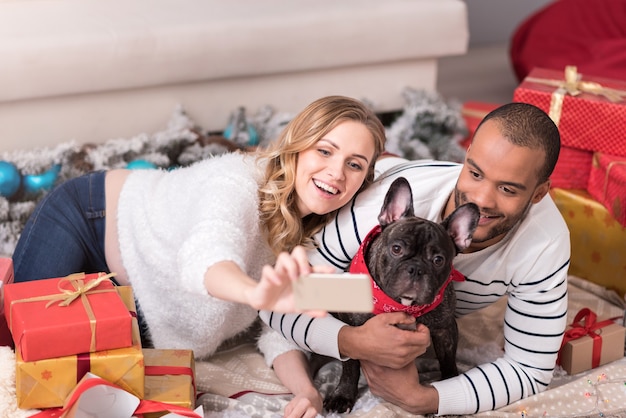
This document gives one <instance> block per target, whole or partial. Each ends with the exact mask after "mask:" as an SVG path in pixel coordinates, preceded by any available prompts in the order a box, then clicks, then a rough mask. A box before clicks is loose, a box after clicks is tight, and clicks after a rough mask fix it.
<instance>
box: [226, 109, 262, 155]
mask: <svg viewBox="0 0 626 418" xmlns="http://www.w3.org/2000/svg"><path fill="white" fill-rule="evenodd" d="M222 135H224V138H226V139H229V140H231V141H233V142H235V143H236V144H239V145H241V146H254V145H258V144H259V134H258V133H257V131H256V129H254V126H252V125H251V124H249V123H248V122H247V120H246V109H245V108H243V107H240V108H238V109H237V111H236V112H233V114H231V116H230V120H229V121H228V125H227V126H226V129H225V130H224V133H223V134H222Z"/></svg>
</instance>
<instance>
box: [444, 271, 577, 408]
mask: <svg viewBox="0 0 626 418" xmlns="http://www.w3.org/2000/svg"><path fill="white" fill-rule="evenodd" d="M568 265H569V263H566V264H564V265H563V266H561V267H560V268H559V269H558V270H557V271H556V272H554V273H553V274H551V275H550V276H549V277H546V278H544V279H542V280H538V281H537V282H533V283H523V284H519V285H517V287H516V288H515V289H514V290H513V291H511V292H510V293H509V297H508V301H507V307H506V311H505V316H504V351H505V354H504V356H503V357H501V358H499V359H497V360H496V361H493V362H491V363H486V364H482V365H479V366H477V367H475V368H473V369H471V370H469V371H467V372H466V373H463V374H462V375H460V376H457V377H455V378H452V379H448V380H444V381H440V382H434V383H433V386H434V387H435V388H436V389H437V391H438V392H439V412H438V413H439V414H440V415H446V414H467V413H478V412H481V411H488V410H493V409H497V408H500V407H502V406H505V405H508V404H510V403H511V402H515V401H517V400H519V399H522V398H525V397H527V396H530V395H534V394H536V393H539V392H542V391H544V390H545V389H546V388H547V387H548V384H549V383H550V381H551V380H552V373H553V371H554V367H555V362H556V357H557V355H558V351H559V348H560V346H561V340H562V337H563V332H564V330H565V327H566V322H567V267H568ZM488 294H489V292H485V296H484V298H489V295H488ZM461 297H464V298H465V299H466V302H465V303H467V302H468V301H472V302H474V303H476V304H478V305H481V304H482V301H481V299H482V298H483V297H481V296H479V295H477V294H476V295H473V297H472V296H470V295H468V294H467V293H466V294H464V295H462V296H461Z"/></svg>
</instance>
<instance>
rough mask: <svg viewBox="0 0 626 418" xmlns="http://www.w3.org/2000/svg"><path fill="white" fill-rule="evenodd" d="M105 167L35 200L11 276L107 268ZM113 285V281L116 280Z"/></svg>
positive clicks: (144, 336) (146, 342)
mask: <svg viewBox="0 0 626 418" xmlns="http://www.w3.org/2000/svg"><path fill="white" fill-rule="evenodd" d="M104 179H105V172H104V171H97V172H92V173H88V174H84V175H82V176H80V177H75V178H72V179H70V180H67V181H66V182H64V183H61V184H60V185H59V186H57V187H56V188H55V189H53V190H52V191H51V192H50V193H48V194H47V195H46V196H44V198H43V199H42V200H41V201H40V202H39V204H38V205H37V207H36V208H35V210H34V211H33V213H32V214H31V216H30V218H29V219H28V221H27V222H26V225H25V226H24V229H23V231H22V233H21V234H20V238H19V240H18V242H17V245H16V247H15V251H14V252H13V268H14V270H15V272H14V275H15V281H16V282H25V281H31V280H41V279H47V278H51V277H65V276H67V275H69V274H73V273H79V272H85V273H99V272H104V273H110V271H109V267H108V266H107V263H106V257H105V253H104V231H105V216H106V200H105V186H104ZM116 284H117V283H116ZM135 303H136V304H137V320H138V322H139V328H140V330H141V340H142V346H143V347H151V346H152V343H151V341H150V337H149V332H148V327H147V325H146V324H145V321H144V320H143V315H141V311H140V308H139V303H137V300H136V299H135Z"/></svg>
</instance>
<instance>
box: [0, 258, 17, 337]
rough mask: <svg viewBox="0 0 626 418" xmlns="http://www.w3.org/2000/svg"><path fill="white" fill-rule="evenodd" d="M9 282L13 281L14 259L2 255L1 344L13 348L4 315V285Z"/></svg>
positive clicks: (0, 265)
mask: <svg viewBox="0 0 626 418" xmlns="http://www.w3.org/2000/svg"><path fill="white" fill-rule="evenodd" d="M8 283H13V260H12V259H10V258H6V257H2V258H0V346H3V345H6V346H9V347H11V348H13V347H14V345H13V338H11V331H9V326H8V325H7V321H6V318H5V316H4V302H3V297H4V296H3V295H4V290H3V287H4V285H5V284H8Z"/></svg>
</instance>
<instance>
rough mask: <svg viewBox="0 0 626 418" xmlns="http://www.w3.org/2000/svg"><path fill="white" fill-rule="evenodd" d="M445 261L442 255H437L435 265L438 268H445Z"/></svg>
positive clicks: (434, 258)
mask: <svg viewBox="0 0 626 418" xmlns="http://www.w3.org/2000/svg"><path fill="white" fill-rule="evenodd" d="M444 261H445V260H444V258H443V257H442V256H440V255H436V256H435V257H433V264H434V265H435V266H437V267H441V266H443V262H444Z"/></svg>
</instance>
